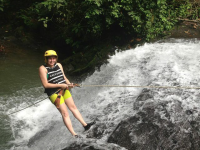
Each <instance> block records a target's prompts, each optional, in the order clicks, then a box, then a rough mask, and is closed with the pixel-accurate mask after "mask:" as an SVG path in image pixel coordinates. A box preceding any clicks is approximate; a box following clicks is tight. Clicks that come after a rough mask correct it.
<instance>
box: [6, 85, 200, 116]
mask: <svg viewBox="0 0 200 150" xmlns="http://www.w3.org/2000/svg"><path fill="white" fill-rule="evenodd" d="M74 86H75V87H127V88H165V89H169V88H170V89H172V88H173V89H200V87H192V86H191V87H189V86H140V85H97V84H74ZM45 99H47V98H45ZM45 99H43V100H40V101H38V102H36V103H34V104H32V105H29V106H27V107H25V108H22V109H20V110H18V111H15V112H12V113H10V114H8V115H12V114H15V113H17V112H20V111H22V110H24V109H26V108H29V107H31V106H33V105H35V104H38V103H40V102H42V101H44V100H45Z"/></svg>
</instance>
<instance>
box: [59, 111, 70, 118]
mask: <svg viewBox="0 0 200 150" xmlns="http://www.w3.org/2000/svg"><path fill="white" fill-rule="evenodd" d="M61 115H62V117H63V118H67V117H69V113H68V112H67V111H63V112H61Z"/></svg>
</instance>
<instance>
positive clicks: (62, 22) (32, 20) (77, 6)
mask: <svg viewBox="0 0 200 150" xmlns="http://www.w3.org/2000/svg"><path fill="white" fill-rule="evenodd" d="M0 17H1V22H0V24H1V25H5V24H9V25H11V27H12V29H16V30H15V31H16V32H17V31H19V30H20V29H21V30H23V33H34V34H35V37H43V39H44V41H47V42H50V43H53V44H54V45H57V46H58V47H59V46H60V45H61V46H65V47H67V48H66V49H65V50H66V51H68V53H69V54H77V53H79V52H83V51H84V53H85V51H87V50H88V49H91V47H93V51H94V53H93V54H91V55H92V56H95V55H97V52H99V50H95V48H94V45H95V44H96V43H97V42H99V41H107V42H113V41H115V42H118V41H120V40H122V39H124V38H125V37H131V38H132V37H134V38H140V39H142V40H145V41H149V40H151V39H154V38H156V37H159V36H163V35H165V33H166V31H169V30H171V29H172V28H173V27H174V26H176V24H177V23H178V22H179V21H180V20H185V19H187V20H192V21H193V20H195V21H199V18H200V1H199V0H28V1H25V0H20V1H16V0H0ZM21 30H20V31H21ZM88 62H90V60H88Z"/></svg>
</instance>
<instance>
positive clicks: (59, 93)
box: [55, 83, 80, 108]
mask: <svg viewBox="0 0 200 150" xmlns="http://www.w3.org/2000/svg"><path fill="white" fill-rule="evenodd" d="M75 86H76V87H80V85H79V84H74V83H70V84H67V86H66V87H65V88H64V89H59V90H58V96H57V98H56V100H55V105H56V108H59V106H60V97H61V96H63V95H64V93H65V90H69V88H73V87H75Z"/></svg>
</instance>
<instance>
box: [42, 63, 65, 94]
mask: <svg viewBox="0 0 200 150" xmlns="http://www.w3.org/2000/svg"><path fill="white" fill-rule="evenodd" d="M44 67H45V68H46V69H47V80H48V83H52V84H63V83H66V81H65V78H64V76H63V73H62V71H61V69H60V67H59V66H58V64H57V63H56V64H55V66H54V67H53V68H50V67H47V66H46V65H44ZM58 89H59V88H45V91H44V92H45V93H47V95H48V96H51V95H52V94H54V93H55V92H56V91H57V90H58Z"/></svg>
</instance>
